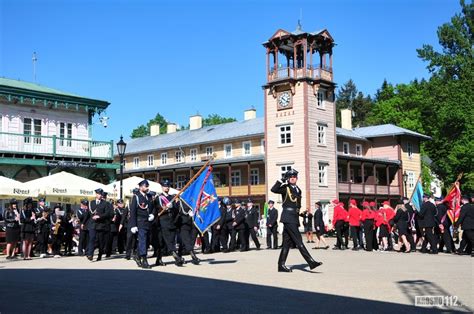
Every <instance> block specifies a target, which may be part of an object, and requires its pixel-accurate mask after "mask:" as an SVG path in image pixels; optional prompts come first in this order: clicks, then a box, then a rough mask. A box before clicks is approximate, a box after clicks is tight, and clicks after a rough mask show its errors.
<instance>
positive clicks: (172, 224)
mask: <svg viewBox="0 0 474 314" xmlns="http://www.w3.org/2000/svg"><path fill="white" fill-rule="evenodd" d="M173 198H174V195H170V194H168V195H165V194H164V193H161V194H160V195H158V197H157V198H156V200H155V202H157V203H158V204H157V205H158V206H159V208H158V211H157V212H158V213H161V212H162V214H161V216H160V225H161V227H162V228H167V229H170V230H172V229H175V228H176V219H177V217H178V213H179V207H178V205H177V203H176V202H174V203H173V206H172V207H171V208H166V204H167V202H171V201H172V200H173Z"/></svg>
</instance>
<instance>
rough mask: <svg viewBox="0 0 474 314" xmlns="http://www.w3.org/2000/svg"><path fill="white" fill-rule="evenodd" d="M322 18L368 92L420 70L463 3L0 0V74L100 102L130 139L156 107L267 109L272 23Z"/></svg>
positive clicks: (345, 66) (346, 66)
mask: <svg viewBox="0 0 474 314" xmlns="http://www.w3.org/2000/svg"><path fill="white" fill-rule="evenodd" d="M301 11H302V17H303V18H302V25H303V30H305V31H316V30H320V29H324V28H327V29H328V30H329V32H330V33H331V34H332V35H333V37H334V38H335V41H336V42H337V47H336V48H335V50H334V74H335V80H336V82H337V83H338V84H339V86H340V85H342V84H343V83H344V82H346V81H347V80H348V79H350V78H352V79H353V80H354V81H355V83H356V85H357V87H358V88H359V90H361V91H363V92H364V93H369V94H373V93H375V91H376V90H377V88H379V87H380V85H381V84H382V82H383V79H384V78H387V79H388V80H389V81H390V82H392V83H402V82H409V81H410V80H412V79H414V78H422V77H427V76H428V73H427V71H426V69H425V66H426V65H425V64H424V63H423V62H422V61H421V60H419V59H418V58H417V53H416V50H415V49H417V48H420V47H421V46H422V45H423V44H425V43H426V44H432V45H435V46H436V47H437V43H438V40H437V36H436V30H437V27H438V26H439V25H441V24H442V23H445V22H448V21H449V20H450V18H451V16H453V15H454V14H455V13H456V12H458V11H460V6H459V2H458V1H453V0H400V1H395V0H388V1H379V0H364V1H352V0H334V1H321V0H311V1H309V0H308V1H288V0H287V1H270V0H268V1H205V0H203V1H192V2H191V1H110V0H107V1H99V0H96V1H72V0H69V1H39V0H38V1H32V0H31V1H24V0H0V76H4V77H8V78H13V79H21V80H25V81H33V74H32V72H33V71H32V61H31V58H32V53H33V51H36V52H37V55H38V62H37V82H38V83H40V84H42V85H45V86H49V87H53V88H57V89H60V90H64V91H68V92H72V93H75V94H79V95H83V96H86V97H91V98H97V99H103V100H107V101H109V102H110V103H111V106H110V107H109V109H108V110H107V116H109V117H110V120H109V127H108V128H107V129H104V128H103V127H101V126H100V124H96V125H95V126H94V138H95V139H104V140H110V139H114V140H117V138H118V137H119V136H120V134H122V133H123V134H124V136H126V137H128V136H129V135H130V133H131V131H132V129H133V128H135V127H136V126H138V125H140V124H144V123H146V122H147V121H148V120H149V119H150V118H152V117H154V116H155V114H156V113H157V112H159V113H161V114H162V115H163V116H164V117H165V118H166V119H168V120H169V121H171V122H176V123H178V124H181V125H187V124H188V117H189V116H190V115H192V114H195V113H196V112H198V111H199V113H201V114H202V115H206V116H207V115H208V114H211V113H218V114H221V115H223V116H230V117H235V118H237V119H238V120H241V119H243V111H244V110H245V109H248V108H249V107H251V106H254V107H255V108H256V109H257V115H258V116H262V113H263V92H262V89H261V86H262V85H263V84H264V80H265V62H266V58H265V50H264V48H263V47H262V45H261V44H262V43H263V42H264V41H266V40H267V39H268V38H269V37H270V36H271V35H272V34H273V33H274V32H275V31H276V30H277V29H279V28H283V29H287V30H290V31H293V30H295V29H296V25H297V21H298V19H299V18H300V12H301Z"/></svg>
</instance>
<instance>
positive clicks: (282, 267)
mask: <svg viewBox="0 0 474 314" xmlns="http://www.w3.org/2000/svg"><path fill="white" fill-rule="evenodd" d="M278 272H280V273H291V272H292V270H291V269H289V268H288V267H286V266H285V265H278Z"/></svg>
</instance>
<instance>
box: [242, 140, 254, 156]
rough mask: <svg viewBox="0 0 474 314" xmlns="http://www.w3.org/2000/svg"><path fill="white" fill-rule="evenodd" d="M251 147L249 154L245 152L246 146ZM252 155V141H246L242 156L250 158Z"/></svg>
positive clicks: (243, 143)
mask: <svg viewBox="0 0 474 314" xmlns="http://www.w3.org/2000/svg"><path fill="white" fill-rule="evenodd" d="M247 144H248V145H249V151H248V153H247V152H246V151H245V145H247ZM250 155H252V141H244V142H242V156H250Z"/></svg>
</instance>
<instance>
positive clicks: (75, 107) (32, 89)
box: [0, 78, 119, 183]
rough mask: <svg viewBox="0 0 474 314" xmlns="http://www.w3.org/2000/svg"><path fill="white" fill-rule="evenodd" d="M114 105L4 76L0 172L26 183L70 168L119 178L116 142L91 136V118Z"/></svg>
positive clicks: (108, 178)
mask: <svg viewBox="0 0 474 314" xmlns="http://www.w3.org/2000/svg"><path fill="white" fill-rule="evenodd" d="M108 106H109V103H108V102H106V101H100V100H95V99H90V98H84V97H81V96H77V95H73V94H69V93H64V92H61V91H58V90H55V89H51V88H48V87H44V86H41V85H38V84H33V83H28V82H22V81H17V80H11V79H5V78H0V156H1V158H0V175H2V176H5V177H8V178H12V179H15V180H18V181H21V182H26V181H29V180H33V179H36V178H39V177H43V176H47V175H49V174H52V173H55V172H58V171H68V172H71V173H74V174H76V175H79V176H83V177H86V178H89V179H93V180H95V181H99V182H102V183H109V181H111V180H113V179H115V173H116V171H115V170H116V169H117V168H118V167H119V164H117V163H114V160H113V147H114V145H113V142H112V141H109V142H104V141H95V140H93V139H92V138H91V134H92V118H93V116H94V115H96V114H100V113H101V112H102V111H104V110H105V109H106V108H107V107H108Z"/></svg>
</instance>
